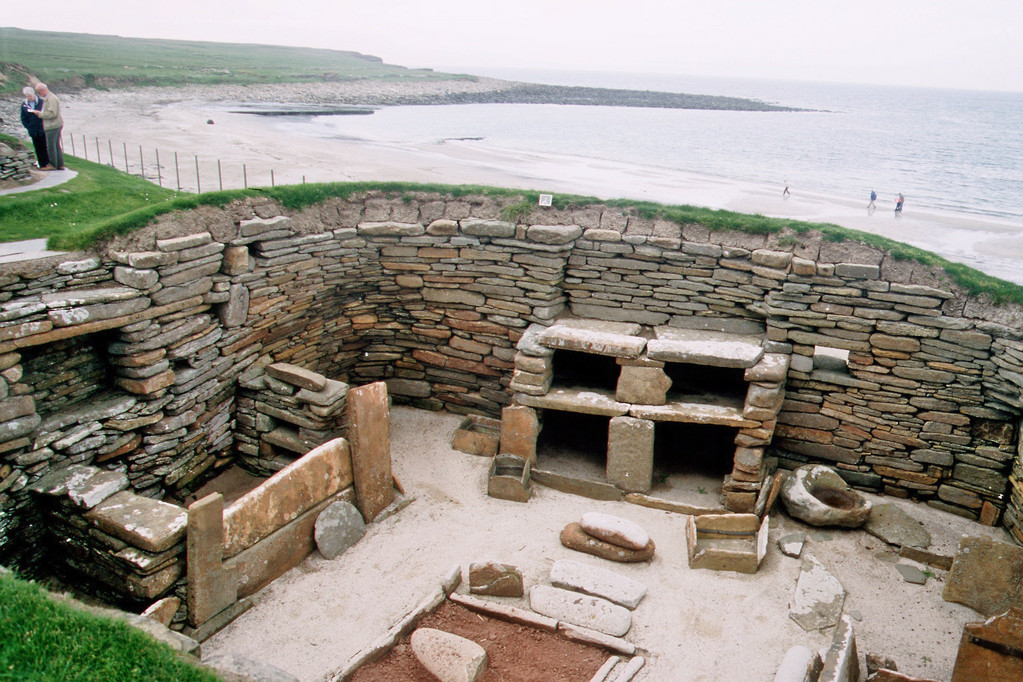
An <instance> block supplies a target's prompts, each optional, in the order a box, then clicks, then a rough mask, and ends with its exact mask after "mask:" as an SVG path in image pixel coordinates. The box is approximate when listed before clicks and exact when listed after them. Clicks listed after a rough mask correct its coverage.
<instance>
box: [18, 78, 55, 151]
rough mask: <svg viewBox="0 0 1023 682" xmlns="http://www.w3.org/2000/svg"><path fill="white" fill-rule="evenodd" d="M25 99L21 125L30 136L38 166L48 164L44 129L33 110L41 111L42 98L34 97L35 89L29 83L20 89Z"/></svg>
mask: <svg viewBox="0 0 1023 682" xmlns="http://www.w3.org/2000/svg"><path fill="white" fill-rule="evenodd" d="M21 94H22V95H24V96H25V101H23V102H22V103H21V125H23V126H25V130H26V131H27V132H28V136H29V137H30V138H32V147H33V148H34V149H35V152H36V163H37V164H38V167H39V168H42V167H44V166H46V165H49V163H50V162H49V160H48V157H47V156H46V131H45V130H43V121H42V119H40V118H39V117H38V116H36V115H35V112H37V111H42V109H43V100H41V99H39V98H38V97H36V91H35V89H33V88H32V86H30V85H26V86H25V87H24V88H22V89H21Z"/></svg>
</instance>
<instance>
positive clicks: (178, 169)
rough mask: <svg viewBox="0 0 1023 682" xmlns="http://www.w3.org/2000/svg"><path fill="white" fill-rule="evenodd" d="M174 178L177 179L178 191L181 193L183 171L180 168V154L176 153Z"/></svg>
mask: <svg viewBox="0 0 1023 682" xmlns="http://www.w3.org/2000/svg"><path fill="white" fill-rule="evenodd" d="M174 177H175V178H177V183H178V191H179V192H180V191H181V169H180V168H179V167H178V153H177V152H174Z"/></svg>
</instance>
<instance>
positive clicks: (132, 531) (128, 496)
mask: <svg viewBox="0 0 1023 682" xmlns="http://www.w3.org/2000/svg"><path fill="white" fill-rule="evenodd" d="M85 518H86V519H88V520H89V522H91V523H92V524H94V525H95V526H96V527H97V528H99V529H100V530H102V531H103V532H105V533H109V534H110V535H113V536H114V537H116V538H120V539H121V540H124V541H125V542H127V543H128V544H130V545H133V546H135V547H138V548H139V549H144V550H146V551H147V552H162V551H164V550H165V549H170V548H171V547H172V546H174V545H175V544H177V543H178V542H180V541H181V539H182V538H183V537H184V535H185V528H186V527H187V525H188V512H187V511H186V510H185V509H184V508H183V507H179V506H177V505H174V504H168V503H167V502H161V501H160V500H153V499H150V498H148V497H142V496H140V495H136V494H135V493H131V492H128V491H127V490H122V491H121V492H119V493H117V494H115V495H113V496H111V497H109V498H107V499H106V500H104V501H103V502H101V503H100V504H99V505H97V506H96V507H94V508H93V509H92V510H90V511H89V512H88V513H87V514H86V515H85Z"/></svg>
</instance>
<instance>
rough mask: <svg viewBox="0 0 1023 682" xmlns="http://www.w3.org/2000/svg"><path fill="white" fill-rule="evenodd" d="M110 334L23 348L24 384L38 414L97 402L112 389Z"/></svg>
mask: <svg viewBox="0 0 1023 682" xmlns="http://www.w3.org/2000/svg"><path fill="white" fill-rule="evenodd" d="M111 340H112V338H111V335H110V334H104V333H96V334H88V335H86V336H80V337H76V338H71V339H64V340H62V341H54V342H53V343H49V344H46V345H41V346H29V347H27V348H24V349H22V350H21V364H22V367H23V368H24V374H23V375H22V379H21V382H20V383H21V384H22V385H24V386H25V387H26V388H27V389H28V392H29V395H31V396H32V398H33V399H34V400H35V410H36V414H38V415H39V416H40V417H42V418H43V419H44V420H45V419H46V418H47V417H49V416H50V415H53V414H55V413H58V412H60V411H62V410H67V409H71V408H72V407H74V406H76V405H79V404H83V403H85V402H86V401H94V400H96V399H97V398H100V397H102V396H103V395H106V394H110V393H113V392H117V393H121V390H120V389H119V388H117V387H116V386H115V384H114V376H113V373H112V371H111V367H110V362H109V359H108V356H107V351H106V349H107V346H108V345H109V344H110V342H111Z"/></svg>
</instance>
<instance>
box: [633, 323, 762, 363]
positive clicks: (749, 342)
mask: <svg viewBox="0 0 1023 682" xmlns="http://www.w3.org/2000/svg"><path fill="white" fill-rule="evenodd" d="M654 332H655V334H656V335H657V338H656V339H651V340H650V341H649V342H647V345H646V348H647V357H648V358H650V359H651V360H661V361H663V362H685V363H689V364H693V365H709V366H712V367H734V368H740V369H745V368H748V367H752V366H754V365H755V364H757V363H758V362H760V358H762V357H763V356H764V348H763V339H762V338H761V337H759V336H753V335H747V334H731V333H727V332H718V331H711V330H707V329H680V328H678V327H663V326H662V327H656V328H655V329H654Z"/></svg>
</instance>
